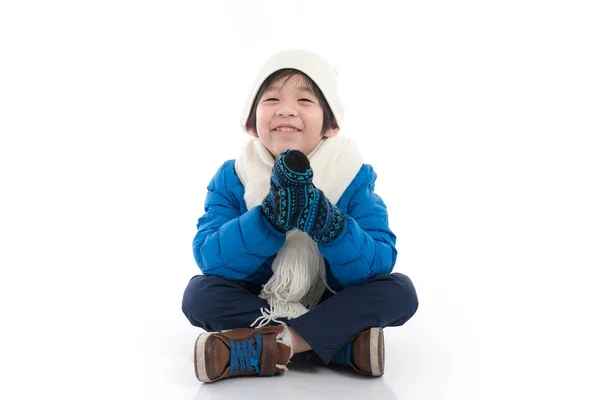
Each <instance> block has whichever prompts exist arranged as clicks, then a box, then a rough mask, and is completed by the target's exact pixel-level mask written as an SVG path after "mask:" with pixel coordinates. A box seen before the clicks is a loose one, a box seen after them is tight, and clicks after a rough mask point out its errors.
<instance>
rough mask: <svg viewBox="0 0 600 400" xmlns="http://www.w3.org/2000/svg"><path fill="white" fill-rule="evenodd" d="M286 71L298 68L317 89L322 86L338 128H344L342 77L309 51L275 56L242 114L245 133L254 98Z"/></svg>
mask: <svg viewBox="0 0 600 400" xmlns="http://www.w3.org/2000/svg"><path fill="white" fill-rule="evenodd" d="M284 68H294V69H297V70H299V71H302V72H304V73H305V74H306V75H308V76H309V77H310V78H311V79H312V80H313V81H315V83H316V84H317V86H319V89H321V92H323V95H324V96H325V99H326V100H327V103H328V104H329V107H331V111H332V112H333V115H334V117H335V120H336V122H337V125H338V127H339V128H341V127H342V121H343V119H344V107H343V106H342V102H341V100H340V95H339V90H338V85H337V78H336V77H337V75H338V73H337V70H336V69H335V67H334V66H333V65H332V64H331V63H329V61H327V60H326V59H324V58H323V57H321V56H319V55H316V54H314V53H311V52H309V51H306V50H284V51H281V52H279V53H276V54H274V55H273V56H271V58H269V59H268V60H267V61H266V62H265V64H264V65H263V66H262V68H261V69H260V71H259V72H258V74H257V75H256V80H255V82H254V85H253V86H252V90H251V91H250V95H249V96H248V99H247V100H246V105H245V106H244V110H243V112H242V118H241V120H240V125H241V126H242V129H243V130H244V131H245V130H246V121H247V120H248V116H249V115H250V110H251V109H252V104H253V103H254V98H255V97H256V95H257V93H258V90H259V89H260V86H261V85H262V83H263V82H264V81H265V79H267V78H268V77H269V75H271V74H272V73H273V72H275V71H279V70H280V69H284Z"/></svg>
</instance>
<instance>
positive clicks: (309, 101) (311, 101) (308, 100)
mask: <svg viewBox="0 0 600 400" xmlns="http://www.w3.org/2000/svg"><path fill="white" fill-rule="evenodd" d="M298 101H308V102H311V103H312V100H310V99H300V100H298Z"/></svg>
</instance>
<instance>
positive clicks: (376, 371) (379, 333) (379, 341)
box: [369, 328, 384, 376]
mask: <svg viewBox="0 0 600 400" xmlns="http://www.w3.org/2000/svg"><path fill="white" fill-rule="evenodd" d="M369 336H370V349H369V350H370V351H371V352H370V354H371V373H372V375H373V376H381V375H383V368H380V367H379V360H382V364H383V357H384V348H383V346H384V342H383V330H381V329H379V328H371V332H370V335H369Z"/></svg>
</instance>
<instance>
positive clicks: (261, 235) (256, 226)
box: [193, 161, 285, 280]
mask: <svg viewBox="0 0 600 400" xmlns="http://www.w3.org/2000/svg"><path fill="white" fill-rule="evenodd" d="M233 178H235V179H236V180H237V177H236V176H235V172H234V171H233V161H228V162H226V163H225V164H224V165H223V166H222V167H221V168H220V169H219V171H218V172H217V173H216V174H215V176H214V177H213V178H212V180H211V181H210V183H209V185H208V188H207V189H208V193H207V195H206V200H205V204H204V212H205V213H204V215H203V216H202V217H200V219H198V224H197V228H198V231H197V233H196V236H195V237H194V241H193V249H194V257H195V259H196V263H197V264H198V266H199V267H200V270H201V271H202V273H203V274H204V275H206V276H210V275H218V276H221V277H223V278H225V279H230V280H244V279H246V278H248V277H249V276H251V275H252V274H253V273H255V272H256V271H257V270H258V268H259V267H260V266H261V265H262V264H263V263H264V262H265V260H266V259H267V258H268V257H269V256H271V255H273V254H275V253H277V251H278V250H279V249H280V248H281V247H282V246H283V244H284V242H285V234H284V233H281V232H279V231H277V230H276V229H275V228H274V227H273V226H272V225H271V224H270V223H269V221H268V220H267V219H266V217H265V216H264V215H262V212H261V210H260V205H259V206H256V207H253V208H252V209H250V210H248V211H247V212H245V213H243V214H242V213H241V211H240V205H239V201H238V200H237V198H236V196H235V195H233V194H232V193H231V191H230V190H229V188H230V187H231V186H232V185H234V184H238V185H240V186H241V183H239V181H237V182H235V183H234V182H230V181H232V180H233ZM240 193H243V188H242V189H241V192H240ZM242 196H243V194H242ZM242 201H243V198H242Z"/></svg>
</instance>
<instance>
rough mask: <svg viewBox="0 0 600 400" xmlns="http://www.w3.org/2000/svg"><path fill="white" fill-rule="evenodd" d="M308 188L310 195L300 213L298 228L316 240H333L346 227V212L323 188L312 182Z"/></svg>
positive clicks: (323, 241) (320, 241)
mask: <svg viewBox="0 0 600 400" xmlns="http://www.w3.org/2000/svg"><path fill="white" fill-rule="evenodd" d="M308 188H309V190H308V197H307V199H306V201H305V203H304V207H303V208H302V209H300V212H299V214H298V218H297V220H296V228H297V229H299V230H301V231H302V232H306V233H308V236H310V237H311V238H312V239H313V240H314V241H315V242H318V243H326V242H331V241H332V240H334V239H336V238H337V237H338V236H339V235H340V234H341V233H342V230H343V229H344V224H345V217H344V213H343V212H342V210H340V209H339V208H338V207H336V206H335V205H334V204H331V202H330V201H329V199H328V198H327V197H326V196H325V194H324V193H323V191H322V190H321V189H317V188H316V187H315V185H313V184H312V183H310V184H309V185H308Z"/></svg>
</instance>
